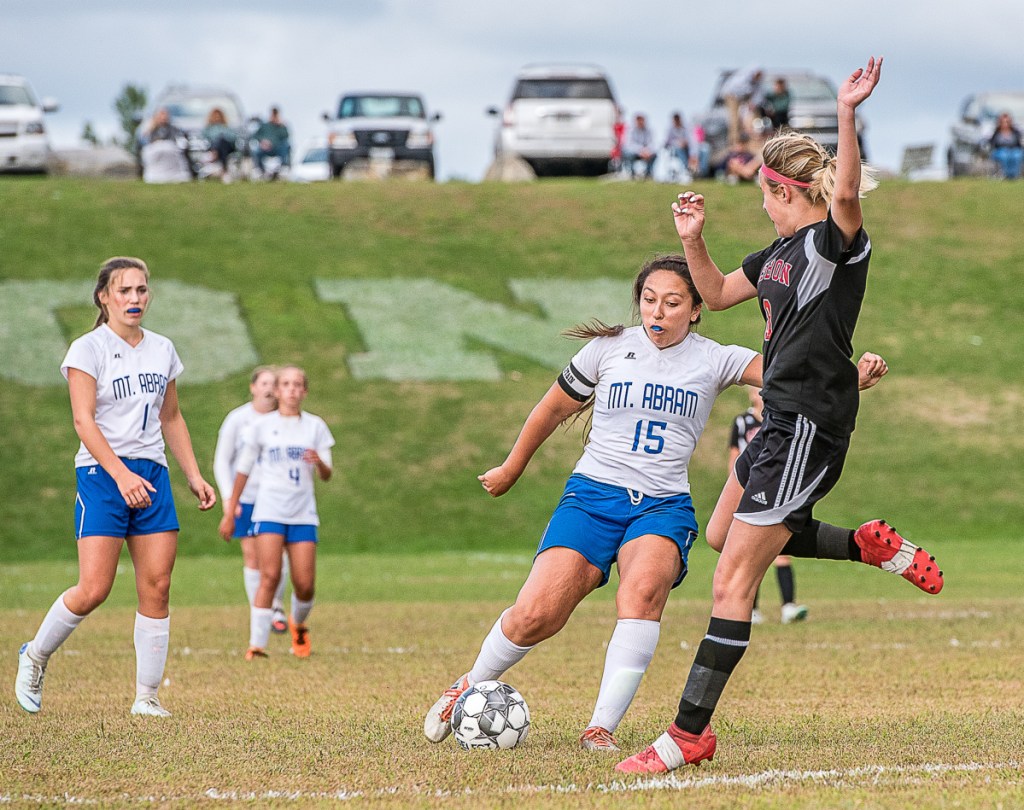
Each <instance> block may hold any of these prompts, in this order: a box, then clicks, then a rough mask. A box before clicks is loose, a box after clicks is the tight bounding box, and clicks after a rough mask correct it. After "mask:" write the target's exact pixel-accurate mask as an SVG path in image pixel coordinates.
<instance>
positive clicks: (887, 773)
mask: <svg viewBox="0 0 1024 810" xmlns="http://www.w3.org/2000/svg"><path fill="white" fill-rule="evenodd" d="M1022 764H1024V763H1020V762H1017V761H1016V760H1009V761H1007V762H962V763H957V764H948V763H925V764H923V765H865V766H863V767H860V768H848V769H846V770H838V769H830V770H824V771H780V770H775V769H772V770H767V771H761V772H760V773H752V774H742V775H739V776H727V775H724V774H723V775H721V776H703V777H702V776H686V777H679V776H678V775H677V774H674V773H672V774H667V775H666V776H650V777H637V778H635V779H629V778H624V779H616V780H613V781H611V782H608V783H604V782H597V783H593V782H592V783H590V784H587V785H577V784H575V783H572V782H570V783H568V784H564V785H559V784H549V785H509V786H508V787H507V788H505V789H504V790H498V791H495V790H482V791H474V790H473V789H472V788H468V787H467V788H463V789H462V790H446V789H441V788H426V787H417V786H413V787H409V788H403V787H386V788H377V789H375V790H370V791H362V790H346V789H344V788H339V789H338V790H329V791H306V790H221V789H219V788H208V789H207V790H205V791H203V792H202V793H199V794H196V793H192V794H179V795H155V794H153V795H148V796H135V797H132V796H128V795H127V794H124V793H122V794H119V795H117V796H103V797H100V798H92V797H88V796H76V795H74V794H72V793H63V794H61V795H59V796H43V795H41V794H38V793H35V794H27V793H23V794H21V795H17V794H11V793H3V794H0V804H11V803H13V802H19V803H24V804H39V805H68V804H73V805H80V804H84V805H95V804H108V803H110V802H112V801H115V802H118V803H123V804H165V803H168V802H200V801H203V800H204V799H205V800H206V801H212V802H239V801H247V802H251V801H268V800H276V801H286V802H287V801H294V802H308V801H316V800H323V799H327V800H333V801H348V800H350V799H360V798H373V797H386V796H397V797H401V796H415V797H417V798H424V797H427V798H430V797H432V798H445V797H451V796H472V795H480V796H485V795H493V794H494V793H504V794H506V795H519V794H524V795H530V794H538V793H552V794H561V793H575V794H583V793H642V792H644V791H649V790H676V791H682V790H703V789H705V788H714V787H746V788H765V787H769V788H770V787H784V786H787V785H799V784H801V783H807V782H811V783H814V784H816V785H818V786H821V787H848V786H850V783H851V782H878V781H881V780H883V779H884V778H885V777H890V778H899V777H908V778H911V779H916V778H918V777H920V776H928V775H942V774H946V773H977V772H983V771H1002V770H1007V771H1018V770H1020V769H1021V766H1022ZM989 779H991V777H989ZM1021 780H1024V775H1022V776H1021V777H1020V779H1019V780H1010V781H1008V782H1007V783H1008V784H1010V783H1016V782H1017V781H1021Z"/></svg>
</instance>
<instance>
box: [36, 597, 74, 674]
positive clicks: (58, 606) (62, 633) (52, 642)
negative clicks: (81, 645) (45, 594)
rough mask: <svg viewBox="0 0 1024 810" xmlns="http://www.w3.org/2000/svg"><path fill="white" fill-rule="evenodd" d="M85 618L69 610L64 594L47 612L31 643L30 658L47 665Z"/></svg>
mask: <svg viewBox="0 0 1024 810" xmlns="http://www.w3.org/2000/svg"><path fill="white" fill-rule="evenodd" d="M84 618H85V616H79V615H78V614H77V613H72V612H71V611H70V610H68V608H67V605H65V604H64V594H63V593H62V594H61V595H60V596H58V597H57V600H56V601H55V602H54V603H53V605H51V606H50V609H49V611H47V613H46V616H45V618H43V623H42V624H41V625H39V630H37V631H36V637H35V638H34V639H32V641H31V642H29V645H28V650H27V652H28V654H29V656H30V657H31V658H32V659H34V660H35V661H38V662H39V663H40V664H45V663H46V662H47V661H48V660H49V659H50V656H51V655H53V654H54V653H55V652H56V651H57V648H58V647H60V645H61V644H63V643H64V642H65V641H67V639H68V636H70V635H71V634H72V633H73V632H74V630H75V628H76V627H78V625H79V624H81V622H82V619H84Z"/></svg>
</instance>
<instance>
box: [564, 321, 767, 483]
mask: <svg viewBox="0 0 1024 810" xmlns="http://www.w3.org/2000/svg"><path fill="white" fill-rule="evenodd" d="M756 356H757V352H755V351H754V350H753V349H747V348H745V347H743V346H723V345H721V344H720V343H716V342H715V341H713V340H709V339H708V338H705V337H702V336H701V335H698V334H695V333H690V334H689V335H688V336H687V337H686V339H685V340H684V341H683V342H682V343H680V344H678V345H676V346H672V347H671V348H668V349H659V348H658V347H657V346H655V345H654V344H653V343H652V342H651V340H650V338H648V337H647V333H646V332H645V331H644V329H643V327H642V326H634V327H630V328H629V329H626V330H625V331H624V332H623V333H622V334H621V335H619V336H618V337H599V338H595V339H594V340H592V341H590V343H588V344H587V345H586V346H584V347H583V348H582V349H581V350H580V351H579V353H578V354H577V355H576V356H575V357H574V358H573V359H572V360H571V361H570V363H569V365H568V366H567V367H566V369H565V371H563V372H562V374H561V375H560V376H559V378H558V379H559V384H560V385H561V387H562V390H564V391H565V392H566V393H567V394H568V395H569V396H571V397H573V398H574V399H577V400H579V401H584V400H585V399H586V398H587V397H588V396H590V394H591V393H593V394H594V395H595V396H594V414H593V424H592V427H591V431H590V440H589V441H588V443H587V446H586V448H585V449H584V451H583V457H582V458H581V459H580V460H579V462H578V463H577V464H576V469H575V470H574V471H573V472H575V473H579V474H580V475H585V476H587V477H588V478H592V479H594V480H595V481H600V482H602V483H605V484H614V485H616V486H620V487H625V488H626V489H631V490H634V491H636V492H640V493H643V494H644V495H651V496H654V497H658V498H663V497H666V496H669V495H675V494H678V493H681V492H689V491H690V482H689V479H688V477H687V466H688V465H689V463H690V456H691V455H692V454H693V451H694V449H695V448H696V446H697V440H698V439H699V438H700V435H701V433H703V431H704V425H705V424H706V423H707V421H708V416H709V415H710V414H711V406H712V405H713V404H714V402H715V398H716V397H717V396H718V395H719V394H720V393H721V392H722V391H723V390H724V389H726V388H728V387H729V386H730V385H734V384H736V383H738V382H739V381H740V377H741V376H742V374H743V371H744V370H745V369H746V367H747V366H748V365H749V364H750V361H751V360H753V359H754V358H755V357H756Z"/></svg>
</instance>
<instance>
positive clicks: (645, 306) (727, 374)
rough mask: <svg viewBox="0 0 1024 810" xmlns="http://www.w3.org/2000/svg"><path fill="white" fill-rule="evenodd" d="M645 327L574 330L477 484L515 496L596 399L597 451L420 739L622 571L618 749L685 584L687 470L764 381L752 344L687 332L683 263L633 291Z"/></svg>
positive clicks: (611, 674) (604, 697) (642, 278)
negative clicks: (575, 349)
mask: <svg viewBox="0 0 1024 810" xmlns="http://www.w3.org/2000/svg"><path fill="white" fill-rule="evenodd" d="M633 302H634V305H635V308H636V309H637V310H638V313H639V316H640V320H641V325H640V326H634V327H629V328H624V327H621V326H618V327H602V326H594V327H577V328H576V329H575V330H572V331H570V332H568V333H567V334H569V335H571V336H575V337H591V338H594V339H593V340H591V341H590V342H589V343H588V344H587V345H586V346H584V347H583V349H581V350H580V352H579V353H578V354H577V355H576V356H575V357H574V358H573V359H572V361H571V362H570V363H569V366H568V367H567V368H566V369H565V370H564V371H563V372H562V374H561V375H560V376H559V378H558V380H557V381H556V382H555V383H554V384H553V385H552V386H551V388H550V389H549V390H548V392H547V393H546V394H545V395H544V398H543V399H542V400H541V401H540V403H539V404H538V405H537V406H536V407H535V408H534V409H533V411H532V412H531V413H530V416H529V417H528V418H527V420H526V424H525V425H524V426H523V429H522V432H521V433H520V434H519V438H518V439H517V440H516V443H515V445H514V447H513V448H512V450H511V452H510V453H509V456H508V458H507V459H506V460H505V462H504V463H503V464H502V465H501V466H499V467H495V468H494V469H491V470H488V471H487V472H485V473H484V474H483V475H481V476H480V482H481V483H482V484H483V487H484V489H486V490H487V492H489V493H490V494H491V495H493V496H495V497H497V496H499V495H502V494H504V493H505V492H507V491H508V490H509V489H510V488H511V487H512V485H513V484H515V482H516V481H517V480H518V479H519V477H520V476H521V475H522V474H523V472H524V470H525V469H526V466H527V464H528V463H529V461H530V459H531V458H532V457H533V455H534V453H535V452H536V451H537V449H538V448H539V447H540V446H541V444H542V443H543V442H544V441H545V439H547V437H548V436H550V435H551V433H552V432H553V431H554V430H555V428H556V427H558V425H560V424H562V423H563V422H565V421H566V420H567V419H569V418H570V417H572V416H573V415H574V414H578V413H579V412H580V411H581V410H583V409H584V408H585V407H587V406H588V405H589V404H590V403H593V408H594V411H593V423H592V426H591V430H590V435H589V437H588V443H587V445H586V448H585V450H584V453H583V457H582V458H581V459H580V460H579V462H578V463H577V465H576V468H575V470H574V471H573V474H572V476H571V477H570V478H569V481H568V483H567V484H566V487H565V492H564V494H563V495H562V498H561V501H560V502H559V504H558V507H557V508H556V509H555V512H554V514H553V515H552V518H551V521H550V523H549V524H548V527H547V529H546V530H545V532H544V536H543V537H542V538H541V541H540V545H539V547H538V551H537V556H536V557H535V558H534V562H533V569H532V570H531V572H530V575H529V577H528V578H527V580H526V583H525V584H524V585H523V588H522V590H521V591H520V592H519V596H518V597H517V598H516V602H515V604H514V605H513V606H512V607H510V608H509V609H508V610H506V611H505V612H504V613H503V614H502V615H501V617H499V619H498V621H497V622H496V623H495V624H494V627H493V628H492V629H491V631H490V633H489V634H488V635H487V637H486V638H485V639H484V642H483V646H482V648H481V650H480V653H479V655H478V657H477V659H476V663H474V665H473V668H472V669H471V670H470V671H469V672H468V673H466V674H465V675H463V676H462V677H460V678H459V679H458V680H457V681H456V682H455V683H454V684H453V685H452V687H451V688H450V689H448V690H447V691H446V692H445V693H444V694H443V695H442V696H441V698H440V699H439V700H438V701H437V702H436V703H435V704H434V705H433V706H432V707H431V709H430V711H429V712H428V713H427V716H426V719H425V721H424V729H423V730H424V733H425V734H426V736H427V739H429V740H430V741H431V742H440V741H441V740H443V739H444V738H445V737H446V736H448V733H449V731H450V727H449V724H448V721H449V719H450V716H451V710H452V706H453V704H454V702H455V700H456V699H457V698H458V696H459V695H460V694H462V692H463V691H465V690H466V689H467V688H469V686H471V685H472V684H474V683H476V682H478V681H482V680H487V679H490V678H498V677H500V676H501V675H502V674H503V673H504V672H505V671H506V670H507V669H508V668H509V667H511V666H512V665H513V664H515V663H516V662H517V661H519V660H520V659H522V658H523V656H525V655H526V653H527V652H529V651H530V649H532V648H533V647H534V646H535V645H536V644H538V643H539V642H541V641H543V640H544V639H547V638H550V637H551V636H553V635H554V634H555V633H557V632H558V631H559V630H561V629H562V627H563V626H564V625H565V623H566V621H568V619H569V616H570V614H571V613H572V612H573V610H574V609H575V608H576V605H578V604H579V603H580V601H581V600H582V599H583V598H584V597H585V596H586V595H587V594H588V593H590V592H591V591H593V590H595V589H596V588H599V587H600V586H602V585H604V584H605V582H607V580H608V573H609V571H610V569H611V565H612V563H613V562H614V563H616V564H617V565H618V569H619V589H618V593H617V594H616V608H617V612H618V623H617V624H616V627H615V631H614V633H613V635H612V638H611V641H610V643H609V645H608V653H607V656H606V659H605V668H604V675H603V677H602V680H601V687H600V691H599V694H598V698H597V703H596V706H595V709H594V713H593V716H592V718H591V720H590V723H589V724H588V725H587V728H586V730H585V731H584V732H583V735H582V736H581V737H580V744H581V746H582V747H583V748H585V749H588V750H618V746H617V744H616V741H615V738H614V737H613V736H612V734H613V732H614V731H615V729H616V728H617V727H618V724H619V722H620V721H621V720H622V717H623V715H624V714H625V713H626V710H627V709H628V708H629V704H630V703H631V702H632V700H633V696H634V695H635V694H636V690H637V689H638V688H639V686H640V680H641V678H642V677H643V673H644V672H645V671H646V669H647V665H648V664H649V663H650V661H651V658H652V657H653V655H654V650H655V647H656V646H657V643H658V636H659V634H660V622H661V615H662V612H663V611H664V608H665V603H666V601H667V599H668V595H669V591H671V589H672V588H673V587H675V586H676V585H678V584H679V583H680V582H681V581H682V579H683V577H684V576H686V562H687V555H688V554H689V550H690V546H691V545H692V544H693V541H694V539H695V538H696V536H697V522H696V519H695V517H694V512H693V504H692V501H691V500H690V494H689V492H690V486H689V481H688V479H687V465H688V464H689V461H690V456H691V454H692V453H693V450H694V448H695V446H696V444H697V440H698V439H699V438H700V435H701V432H702V431H703V430H704V425H705V423H706V422H707V418H708V415H709V414H710V413H711V406H712V405H713V404H714V401H715V398H716V397H717V396H718V394H719V393H721V391H723V390H724V389H725V388H727V387H728V386H730V385H734V384H738V383H748V384H752V385H759V384H760V382H761V358H760V355H758V354H757V353H756V352H755V351H754V350H753V349H747V348H744V347H742V346H722V345H720V344H718V343H716V342H714V341H712V340H708V339H707V338H705V337H702V336H701V335H698V334H696V333H695V332H693V331H692V327H693V325H694V324H696V323H697V321H698V320H699V319H700V312H701V301H700V297H699V296H698V295H697V291H696V289H695V288H694V286H693V282H692V280H691V279H690V275H689V272H688V270H687V268H686V262H685V260H684V259H683V258H682V257H681V256H665V257H659V258H656V259H654V260H652V261H650V262H648V263H647V264H646V265H645V266H644V267H643V269H642V270H641V271H640V273H639V275H638V276H637V277H636V280H635V282H634V285H633Z"/></svg>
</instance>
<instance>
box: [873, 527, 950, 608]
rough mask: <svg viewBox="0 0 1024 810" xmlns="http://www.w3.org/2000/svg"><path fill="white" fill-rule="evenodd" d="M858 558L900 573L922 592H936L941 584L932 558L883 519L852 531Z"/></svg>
mask: <svg viewBox="0 0 1024 810" xmlns="http://www.w3.org/2000/svg"><path fill="white" fill-rule="evenodd" d="M853 539H854V542H856V543H857V545H858V546H860V553H861V558H862V559H863V561H864V562H866V563H867V564H868V565H874V566H875V567H877V568H881V569H882V570H883V571H889V572H890V573H893V574H899V575H900V576H901V577H903V578H904V579H905V580H907V582H913V583H914V584H915V585H916V586H917V587H918V588H920V589H921V590H922V591H924V592H925V593H938V592H939V591H941V590H942V586H943V584H944V582H943V579H942V571H940V570H939V566H938V564H936V562H935V558H934V557H933V556H931V555H930V554H929V553H928V552H927V551H925V550H924V549H923V548H918V547H917V546H915V545H914V544H913V543H911V542H910V541H909V540H906V539H905V538H903V537H901V536H900V535H899V533H898V532H897V531H896V530H895V529H894V528H893V527H892V526H890V525H889V524H888V523H886V522H885V521H884V520H872V521H870V522H869V523H865V524H864V525H863V526H861V527H860V528H859V529H857V531H855V532H854V533H853Z"/></svg>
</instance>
